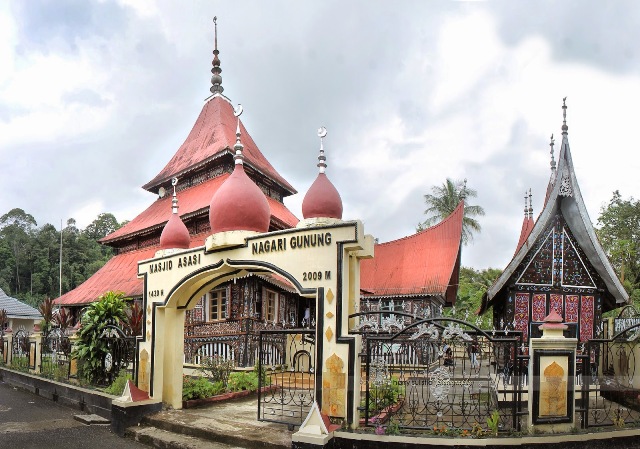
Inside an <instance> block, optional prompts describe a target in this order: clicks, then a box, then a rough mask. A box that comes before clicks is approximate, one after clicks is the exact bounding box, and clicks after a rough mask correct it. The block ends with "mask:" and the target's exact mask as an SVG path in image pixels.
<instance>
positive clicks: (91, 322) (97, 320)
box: [72, 292, 126, 383]
mask: <svg viewBox="0 0 640 449" xmlns="http://www.w3.org/2000/svg"><path fill="white" fill-rule="evenodd" d="M125 306H126V303H125V297H124V293H122V292H107V293H105V294H104V295H102V296H101V297H100V300H99V301H98V302H94V303H91V304H90V305H89V307H88V308H87V311H86V312H85V313H84V315H83V316H82V326H81V327H80V331H79V332H78V334H77V335H78V342H77V343H76V346H75V348H74V350H73V353H72V356H73V357H75V358H78V359H79V362H80V360H81V361H82V363H78V376H79V377H83V378H85V379H87V380H88V381H89V382H92V383H101V382H104V381H105V379H106V375H107V373H106V372H105V371H104V368H103V366H102V363H103V360H104V357H105V355H106V354H107V347H106V342H105V341H104V339H101V338H100V336H101V335H102V331H103V330H104V328H105V327H106V326H107V325H108V324H115V325H118V324H120V322H121V321H122V320H124V319H125V316H126V315H125Z"/></svg>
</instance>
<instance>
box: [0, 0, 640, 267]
mask: <svg viewBox="0 0 640 449" xmlns="http://www.w3.org/2000/svg"><path fill="white" fill-rule="evenodd" d="M58 4H59V5H60V6H59V8H56V6H52V5H58ZM365 5H366V7H364V6H365ZM581 5H582V3H580V4H578V3H573V2H563V3H562V4H560V5H557V4H556V2H550V3H543V4H542V6H540V4H539V3H535V4H534V3H531V4H529V3H526V2H517V3H514V2H492V3H481V4H466V3H440V4H437V5H434V4H433V3H430V2H417V1H416V2H402V3H399V4H397V5H395V4H394V7H393V8H390V7H389V5H388V3H386V2H377V1H372V2H367V3H366V4H365V3H363V2H349V3H344V2H338V1H330V2H322V3H299V2H289V1H275V2H270V4H269V7H268V8H266V7H265V6H264V5H263V3H262V2H259V1H247V2H242V3H241V4H238V3H232V2H229V3H220V4H215V8H212V6H211V5H210V4H209V3H206V2H203V3H197V2H193V3H189V4H188V5H184V4H182V3H176V2H172V1H164V0H159V1H151V0H148V1H145V2H131V1H128V0H120V1H117V2H116V1H108V0H105V1H90V2H84V3H82V5H79V4H76V3H69V2H61V3H60V2H55V3H49V2H42V3H38V4H37V5H36V6H37V7H33V8H32V7H31V3H30V6H29V7H28V8H27V7H26V6H24V5H22V4H12V6H11V8H10V9H9V8H8V7H3V6H0V60H1V61H2V67H3V70H2V71H0V163H1V164H2V165H3V168H4V169H5V172H6V173H10V176H7V177H5V178H4V179H3V180H2V181H1V184H0V188H1V189H2V191H3V195H2V196H1V197H0V211H1V210H9V209H11V208H12V207H22V208H23V209H24V210H25V211H27V212H29V213H31V214H32V215H34V216H35V217H36V218H37V220H38V222H39V223H40V224H43V223H45V222H51V223H58V222H59V220H60V218H64V219H66V218H67V217H69V216H74V215H75V217H74V218H76V219H77V220H78V223H79V225H80V226H81V227H82V225H83V221H84V222H87V223H88V222H90V221H92V219H93V218H95V217H93V218H91V217H90V216H91V214H94V213H95V214H96V215H97V213H99V212H112V213H114V214H115V215H116V217H117V218H118V219H119V220H124V219H132V218H133V217H134V216H135V215H136V214H137V213H139V212H141V211H142V210H143V209H144V208H146V207H147V206H148V205H149V204H150V203H151V202H152V201H154V199H155V197H154V196H153V195H151V194H149V193H146V192H144V191H143V190H142V189H140V187H139V186H141V185H143V184H144V183H146V182H147V181H148V180H150V179H151V178H152V177H153V176H155V174H156V173H157V172H158V171H160V170H161V169H162V167H163V166H164V165H165V164H166V162H167V161H168V160H169V159H170V158H171V157H172V156H173V154H174V153H175V151H176V150H177V149H178V147H179V146H180V145H181V144H182V142H183V141H184V139H185V137H186V136H187V134H188V133H189V131H190V129H191V126H192V125H193V123H194V122H195V119H196V117H197V115H198V113H199V112H200V109H201V107H202V104H203V103H202V101H203V100H204V98H206V97H207V96H208V95H209V92H208V88H209V77H210V69H211V58H212V54H211V51H212V49H213V24H212V22H211V19H212V17H213V16H214V15H217V16H218V30H219V36H218V44H219V47H220V51H221V53H220V58H221V60H222V77H223V86H224V87H225V94H227V95H228V96H229V97H230V98H231V99H232V101H233V102H234V103H242V104H243V106H244V108H245V114H244V115H243V121H244V123H245V125H246V126H247V128H248V129H249V132H250V133H251V135H252V137H253V138H254V140H255V141H256V143H257V144H258V146H259V147H260V148H261V150H262V152H263V153H264V154H265V156H266V157H267V158H268V159H269V160H270V161H271V163H272V164H273V165H274V167H275V168H276V169H277V170H278V171H279V172H280V173H281V174H282V175H283V176H284V177H285V178H286V179H287V180H289V181H290V182H291V183H292V184H293V185H294V187H296V188H297V189H298V190H299V192H300V193H299V194H298V195H296V196H295V197H293V198H288V199H287V200H286V204H287V205H288V207H290V209H291V210H292V211H293V212H294V213H295V214H296V215H298V216H301V213H300V210H301V208H300V204H301V202H302V198H303V196H304V193H305V192H306V189H308V187H309V186H310V185H311V183H312V182H313V180H314V179H315V177H316V174H317V167H316V162H317V160H316V158H317V154H318V148H319V142H318V137H317V135H316V130H317V128H318V127H319V126H321V125H324V126H326V127H327V128H328V130H329V135H328V137H327V139H326V142H325V149H326V151H327V157H328V165H329V167H328V171H327V173H328V176H329V178H330V179H331V180H332V182H333V183H334V184H335V185H336V187H337V188H338V190H339V191H340V193H341V195H342V198H343V202H344V205H345V218H360V219H362V220H363V221H364V222H365V226H366V229H365V231H366V232H368V233H372V234H374V235H375V236H376V237H379V238H380V240H381V241H388V240H392V239H396V238H399V237H402V236H405V235H407V234H409V233H411V232H414V231H415V225H416V224H417V223H418V222H419V221H421V220H422V219H423V218H424V217H423V214H422V212H423V210H424V204H423V195H424V194H425V193H428V192H429V191H430V189H431V186H433V185H439V184H441V183H442V182H444V180H445V179H446V178H447V177H450V178H453V179H463V178H467V179H468V180H469V185H470V186H471V187H472V188H474V189H476V190H477V191H478V197H477V199H476V203H477V204H480V205H482V206H483V207H484V208H485V210H486V212H487V214H486V216H485V217H482V218H481V224H482V226H483V232H482V233H481V234H480V235H478V236H477V237H476V238H475V241H474V244H473V245H471V246H469V247H466V248H465V249H464V250H463V264H467V265H472V266H475V267H478V268H483V267H487V266H494V267H499V268H501V267H504V266H505V265H506V263H507V262H508V261H509V259H510V258H511V255H512V254H513V251H514V249H515V244H516V242H517V239H518V234H519V231H520V224H521V221H522V208H523V204H522V196H523V194H524V190H525V189H527V188H529V187H531V188H532V189H533V194H534V209H535V211H536V212H539V211H540V209H541V207H542V200H543V195H544V191H545V189H546V182H547V180H548V175H549V146H548V141H549V136H550V134H551V133H552V132H553V133H555V134H556V138H557V141H559V130H560V125H561V109H560V106H561V99H562V97H564V96H568V104H569V110H568V114H569V115H568V121H569V133H570V134H569V138H570V142H571V148H572V154H573V158H574V163H575V165H576V168H577V170H578V173H577V176H578V180H579V182H580V187H581V190H582V193H583V196H584V198H585V201H586V203H587V207H588V208H589V213H590V214H591V218H592V220H594V221H595V219H596V218H597V214H598V209H599V207H600V204H602V203H603V202H605V201H606V200H607V199H608V198H609V197H610V195H611V192H612V191H613V190H615V189H620V191H621V193H622V194H623V196H631V195H634V196H636V197H638V196H640V194H639V193H638V192H637V185H636V184H637V183H635V182H634V180H635V177H636V173H637V171H638V168H640V167H638V163H637V162H636V160H637V158H635V157H634V151H635V148H637V147H638V144H639V142H638V140H639V138H638V137H637V136H636V133H635V132H634V131H635V127H634V119H635V117H637V116H638V113H637V106H636V105H638V104H640V87H638V86H640V83H639V81H640V80H639V73H640V72H639V70H638V67H637V64H638V62H637V58H635V57H634V55H635V51H636V50H635V48H632V46H631V43H632V42H635V41H637V40H638V39H636V40H635V41H634V40H633V39H632V38H633V36H635V35H636V34H638V33H640V31H638V29H637V27H635V25H634V24H635V23H637V21H638V20H637V19H638V18H637V17H635V16H636V15H637V14H638V13H637V12H635V9H637V8H633V7H632V6H631V5H632V4H630V3H616V4H615V6H610V5H608V4H607V5H601V4H600V3H598V4H595V3H594V7H593V8H586V7H584V8H583V7H581ZM625 8H629V9H630V11H626V10H625ZM551 13H553V16H554V18H555V20H556V21H557V23H556V22H549V20H548V19H549V14H551ZM613 16H615V17H617V18H619V20H617V21H615V22H613V21H607V18H610V17H613ZM549 23H551V24H552V25H549ZM610 23H617V24H618V25H617V26H616V27H615V28H616V29H612V28H614V27H611V26H610ZM623 35H624V36H629V39H626V38H625V39H624V40H620V37H621V36H623ZM638 37H640V36H638ZM616 42H622V43H621V44H620V45H619V46H618V47H615V43H616ZM596 44H597V45H598V47H597V48H596ZM5 61H6V62H5ZM99 209H102V210H99ZM85 225H86V223H85Z"/></svg>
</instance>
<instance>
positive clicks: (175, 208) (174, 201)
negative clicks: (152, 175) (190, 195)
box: [171, 178, 178, 214]
mask: <svg viewBox="0 0 640 449" xmlns="http://www.w3.org/2000/svg"><path fill="white" fill-rule="evenodd" d="M171 185H172V186H173V198H172V199H171V212H172V213H174V214H177V213H178V196H177V195H176V186H177V185H178V178H173V179H172V180H171Z"/></svg>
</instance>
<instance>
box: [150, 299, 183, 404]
mask: <svg viewBox="0 0 640 449" xmlns="http://www.w3.org/2000/svg"><path fill="white" fill-rule="evenodd" d="M184 315H185V311H184V309H177V308H170V307H158V308H157V312H156V323H155V325H156V329H162V331H161V332H156V341H155V350H154V364H155V375H154V378H153V398H154V399H161V400H162V402H163V403H165V404H166V405H169V406H171V407H173V408H174V409H181V408H182V364H183V360H184Z"/></svg>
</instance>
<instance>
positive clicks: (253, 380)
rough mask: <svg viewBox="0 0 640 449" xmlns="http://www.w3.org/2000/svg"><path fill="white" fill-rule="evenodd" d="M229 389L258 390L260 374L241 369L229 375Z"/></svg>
mask: <svg viewBox="0 0 640 449" xmlns="http://www.w3.org/2000/svg"><path fill="white" fill-rule="evenodd" d="M228 385H229V388H228V390H229V391H242V390H249V391H256V390H257V389H258V375H257V374H256V373H254V372H246V371H239V372H235V373H231V374H230V375H229V384H228Z"/></svg>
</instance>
